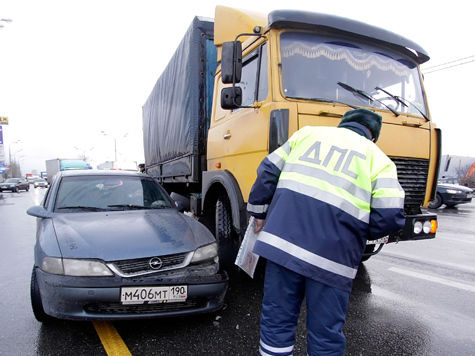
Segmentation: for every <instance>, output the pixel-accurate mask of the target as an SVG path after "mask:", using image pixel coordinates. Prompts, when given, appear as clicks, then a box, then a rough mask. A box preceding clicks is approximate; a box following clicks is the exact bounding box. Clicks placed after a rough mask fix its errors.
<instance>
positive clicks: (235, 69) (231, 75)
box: [221, 41, 242, 84]
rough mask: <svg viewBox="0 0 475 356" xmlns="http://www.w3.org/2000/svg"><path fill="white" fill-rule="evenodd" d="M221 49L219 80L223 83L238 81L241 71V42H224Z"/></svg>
mask: <svg viewBox="0 0 475 356" xmlns="http://www.w3.org/2000/svg"><path fill="white" fill-rule="evenodd" d="M221 50H222V51H221V80H222V82H223V84H234V83H239V82H240V81H241V73H242V44H241V42H239V41H230V42H224V43H223V46H222V48H221Z"/></svg>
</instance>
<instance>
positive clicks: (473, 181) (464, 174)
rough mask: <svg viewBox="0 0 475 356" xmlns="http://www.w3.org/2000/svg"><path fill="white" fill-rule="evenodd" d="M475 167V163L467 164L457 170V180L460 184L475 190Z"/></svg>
mask: <svg viewBox="0 0 475 356" xmlns="http://www.w3.org/2000/svg"><path fill="white" fill-rule="evenodd" d="M474 165H475V162H474V163H473V164H472V165H470V164H467V165H465V166H463V167H460V168H458V169H457V178H458V181H459V182H460V184H462V185H465V186H467V187H470V188H475V173H474V172H473V171H472V167H473V166H474Z"/></svg>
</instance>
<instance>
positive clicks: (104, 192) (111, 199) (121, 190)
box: [55, 176, 171, 212]
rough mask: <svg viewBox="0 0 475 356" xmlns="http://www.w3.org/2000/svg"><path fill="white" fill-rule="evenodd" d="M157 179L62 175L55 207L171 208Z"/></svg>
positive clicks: (70, 209)
mask: <svg viewBox="0 0 475 356" xmlns="http://www.w3.org/2000/svg"><path fill="white" fill-rule="evenodd" d="M170 207H171V204H170V200H169V199H168V196H167V195H166V193H165V192H164V191H163V190H162V189H161V188H160V186H159V185H158V183H157V182H155V181H154V180H153V179H151V178H147V177H134V176H75V177H63V178H62V179H61V182H60V185H59V189H58V193H57V197H56V204H55V211H56V212H58V211H63V212H64V211H78V210H80V211H102V210H129V209H160V208H170Z"/></svg>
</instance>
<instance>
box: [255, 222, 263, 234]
mask: <svg viewBox="0 0 475 356" xmlns="http://www.w3.org/2000/svg"><path fill="white" fill-rule="evenodd" d="M255 222H256V226H255V227H254V232H255V233H258V232H259V231H261V230H262V228H263V227H264V222H265V220H264V219H257V218H255Z"/></svg>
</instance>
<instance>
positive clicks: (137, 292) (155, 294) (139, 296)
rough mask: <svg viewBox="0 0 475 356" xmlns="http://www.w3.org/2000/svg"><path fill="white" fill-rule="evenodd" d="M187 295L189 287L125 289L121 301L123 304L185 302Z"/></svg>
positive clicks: (121, 293) (121, 291) (122, 291)
mask: <svg viewBox="0 0 475 356" xmlns="http://www.w3.org/2000/svg"><path fill="white" fill-rule="evenodd" d="M187 294H188V287H187V286H160V287H123V288H121V290H120V301H121V303H122V304H143V303H145V302H148V303H174V302H184V301H186V298H187Z"/></svg>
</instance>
